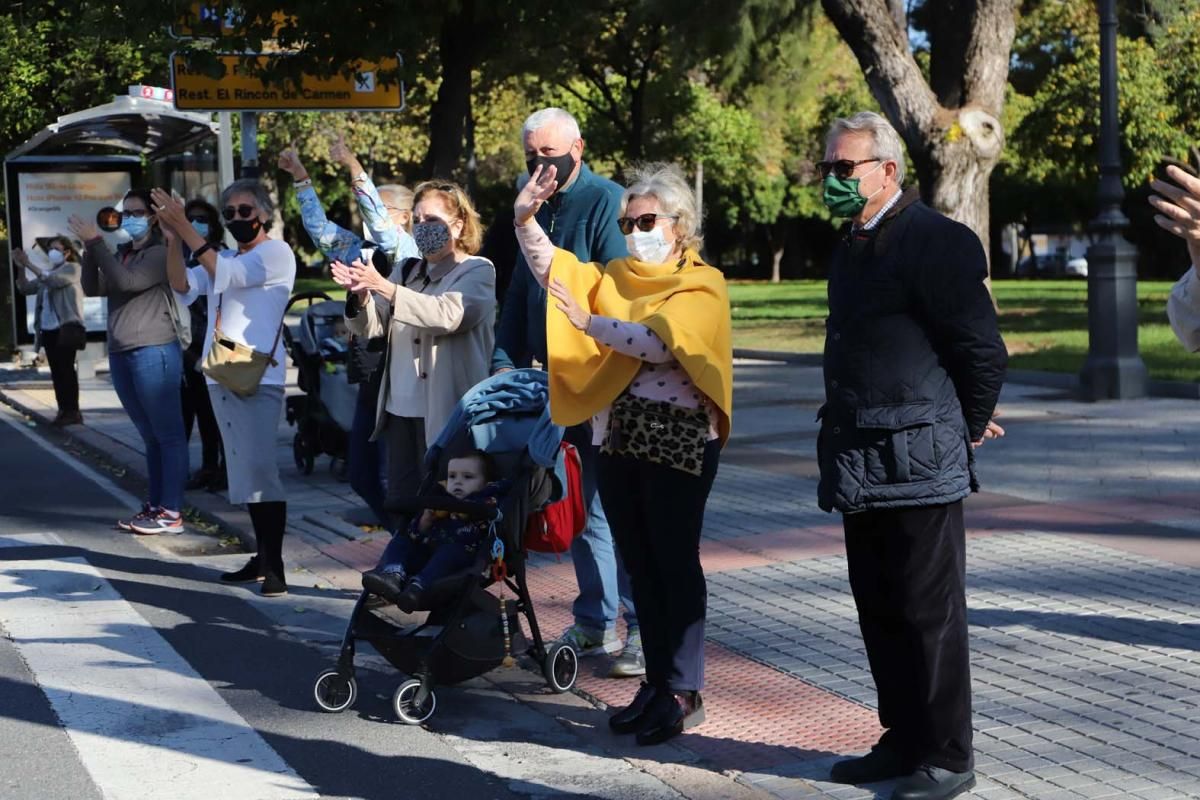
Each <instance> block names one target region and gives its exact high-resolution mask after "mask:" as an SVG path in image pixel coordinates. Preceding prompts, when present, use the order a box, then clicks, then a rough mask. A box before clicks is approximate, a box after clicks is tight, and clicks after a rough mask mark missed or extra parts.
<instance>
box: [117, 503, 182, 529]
mask: <svg viewBox="0 0 1200 800" xmlns="http://www.w3.org/2000/svg"><path fill="white" fill-rule="evenodd" d="M129 529H130V530H132V531H133V532H134V533H136V534H138V535H139V536H153V535H155V534H157V533H183V517H182V515H180V514H179V512H178V511H167V510H166V509H165V508H157V509H155V510H154V513H153V514H150V515H147V516H146V517H143V518H142V519H138V520H134V521H132V522H131V523H130V524H129Z"/></svg>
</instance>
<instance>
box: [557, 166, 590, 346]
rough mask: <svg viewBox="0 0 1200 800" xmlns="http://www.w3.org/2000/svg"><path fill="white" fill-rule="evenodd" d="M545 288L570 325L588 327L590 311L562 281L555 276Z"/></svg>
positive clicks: (584, 328) (582, 329)
mask: <svg viewBox="0 0 1200 800" xmlns="http://www.w3.org/2000/svg"><path fill="white" fill-rule="evenodd" d="M551 169H553V167H551ZM546 290H547V291H548V292H550V294H551V295H553V296H554V299H555V300H557V301H558V310H559V311H561V312H563V313H564V314H566V315H567V319H568V320H570V322H571V324H572V325H574V326H575V327H576V328H577V329H578V330H581V331H586V330H587V329H588V325H589V324H591V322H592V315H591V313H590V312H588V311H587V310H586V309H585V308H584V307H583V306H581V305H579V303H578V302H576V300H575V298H574V297H573V296H572V295H571V292H570V291H569V290H568V289H567V287H566V285H565V284H564V283H563V282H562V281H560V280H559V279H558V278H555V279H554V280H552V281H550V285H549V286H547V287H546Z"/></svg>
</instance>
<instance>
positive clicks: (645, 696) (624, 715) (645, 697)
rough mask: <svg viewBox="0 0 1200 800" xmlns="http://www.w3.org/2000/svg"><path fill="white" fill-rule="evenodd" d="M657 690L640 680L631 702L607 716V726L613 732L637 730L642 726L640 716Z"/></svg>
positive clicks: (632, 731)
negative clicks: (640, 683)
mask: <svg viewBox="0 0 1200 800" xmlns="http://www.w3.org/2000/svg"><path fill="white" fill-rule="evenodd" d="M657 692H658V690H657V689H655V688H654V687H653V686H651V685H650V684H648V683H646V682H645V681H642V685H641V686H640V687H639V688H638V691H637V694H635V695H634V696H633V702H631V703H630V704H629V705H627V706H625V707H624V708H622V709H621V710H620V711H618V712H617V713H615V714H613V715H612V716H611V717H609V718H608V727H609V728H611V729H612V732H613V733H634V732H635V731H637V729H638V728H640V727H642V717H643V715H644V714H645V713H646V707H647V706H649V705H650V701H652V700H653V699H654V696H655V694H656V693H657Z"/></svg>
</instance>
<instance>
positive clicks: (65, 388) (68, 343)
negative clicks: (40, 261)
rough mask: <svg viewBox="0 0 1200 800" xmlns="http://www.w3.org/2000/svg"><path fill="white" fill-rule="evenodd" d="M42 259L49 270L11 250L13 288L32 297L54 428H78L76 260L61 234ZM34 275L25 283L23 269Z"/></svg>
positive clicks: (82, 340) (81, 337) (81, 335)
mask: <svg viewBox="0 0 1200 800" xmlns="http://www.w3.org/2000/svg"><path fill="white" fill-rule="evenodd" d="M46 258H47V259H48V260H49V262H50V269H48V270H43V269H41V268H40V267H38V266H37V265H35V264H34V263H33V262H31V261H30V260H29V257H28V256H27V255H25V251H24V250H13V263H14V264H15V265H16V266H17V267H18V269H16V270H15V272H16V278H17V289H19V290H20V291H21V293H22V294H26V295H36V296H37V304H36V307H35V311H34V315H33V319H34V333H35V339H34V343H33V347H34V349H35V350H36V349H37V348H39V347H44V348H45V349H46V360H47V361H49V362H50V378H51V380H52V381H53V383H54V399H55V401H56V403H57V405H58V415H57V416H55V417H54V424H55V425H57V426H64V425H80V424H82V423H83V415H82V414H80V413H79V374H78V373H77V372H76V371H75V354H76V353H78V352H79V351H80V350H82V349H83V347H84V345H85V344H86V342H87V332H86V331H85V330H84V327H83V290H82V289H81V288H80V285H79V273H80V270H81V267H80V265H79V256H78V255H77V254H76V252H75V246H74V245H73V244H71V240H70V239H68V238H67V237H66V236H55V237H54V238H53V239H51V240H50V241H49V242H48V243H46ZM26 270H28V271H30V272H32V273H33V274H34V278H33V279H32V280H27V279H26V277H25V271H26Z"/></svg>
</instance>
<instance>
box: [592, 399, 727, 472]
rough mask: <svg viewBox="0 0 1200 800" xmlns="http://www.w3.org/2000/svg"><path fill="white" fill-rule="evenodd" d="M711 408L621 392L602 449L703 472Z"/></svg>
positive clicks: (610, 416) (667, 465)
mask: <svg viewBox="0 0 1200 800" xmlns="http://www.w3.org/2000/svg"><path fill="white" fill-rule="evenodd" d="M708 428H709V420H708V411H707V410H705V409H704V408H683V407H681V406H677V405H675V404H674V403H668V402H666V401H665V400H648V399H647V398H645V397H637V396H635V395H632V394H628V393H626V394H622V395H621V396H620V397H618V398H617V399H616V400H615V401H613V404H612V410H611V411H609V415H608V430H607V431H605V433H604V440H603V442H602V443H601V445H600V452H601V453H607V454H609V455H618V456H627V457H629V458H636V459H638V460H639V461H649V462H651V463H653V464H660V465H662V466H664V467H671V468H672V469H677V470H680V471H681V472H686V473H688V474H689V475H697V476H698V475H700V474H701V472H702V471H703V469H704V449H705V447H706V445H707V444H708Z"/></svg>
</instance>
